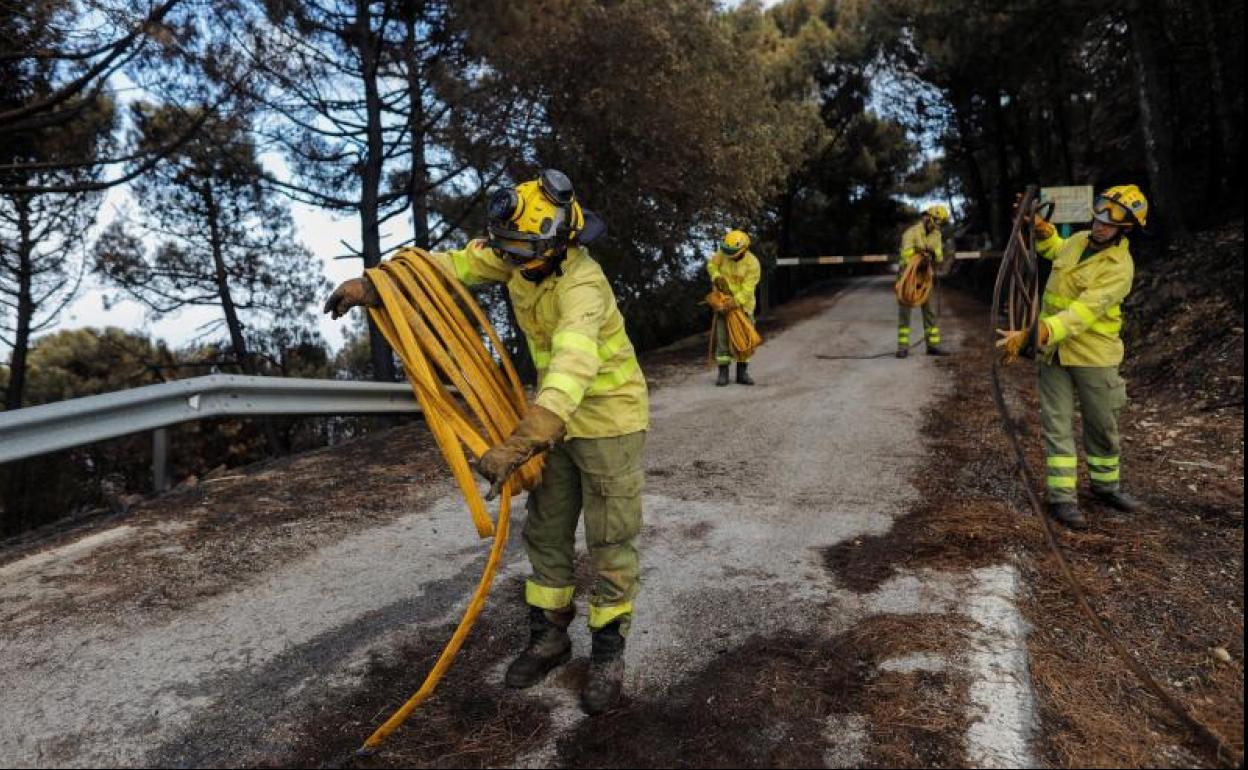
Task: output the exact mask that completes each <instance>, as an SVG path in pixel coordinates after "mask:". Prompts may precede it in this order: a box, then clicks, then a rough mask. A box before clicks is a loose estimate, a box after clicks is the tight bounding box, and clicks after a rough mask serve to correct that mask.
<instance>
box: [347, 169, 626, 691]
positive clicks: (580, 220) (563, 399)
mask: <svg viewBox="0 0 1248 770" xmlns="http://www.w3.org/2000/svg"><path fill="white" fill-rule="evenodd" d="M487 229H488V232H489V237H488V238H486V239H480V240H474V241H472V242H470V243H469V244H468V245H467V246H465V247H464V248H462V249H459V250H458V251H449V252H434V257H435V258H436V259H437V260H439V261H440V262H441V263H442V264H443V265H444V266H445V267H446V268H447V269H448V270H451V271H453V272H454V273H455V275H457V276H458V277H459V279H460V280H461V281H463V282H464V283H465V284H467V285H470V286H471V285H476V284H481V283H485V282H498V283H505V284H506V285H507V290H508V293H509V294H510V296H511V301H512V306H513V308H514V310H515V315H516V321H517V322H518V323H519V325H520V329H521V330H522V331H523V332H524V335H525V337H526V339H527V341H528V347H529V352H530V354H531V355H532V358H533V363H534V365H535V366H536V368H537V373H538V388H537V397H536V400H535V402H534V403H533V404H532V405H531V406H530V408H529V411H528V413H527V414H526V415H525V417H524V419H523V420H522V421H521V422H520V424H519V425H518V426H516V430H515V431H514V432H513V433H512V435H511V436H509V437H508V438H507V439H506V440H505V441H503V442H502V443H500V444H498V445H497V446H494V447H492V448H491V449H490V450H489V451H488V452H487V453H486V454H485V455H484V456H483V457H482V458H481V461H480V462H479V463H478V469H479V470H480V471H481V473H482V475H484V476H485V477H486V478H487V479H489V480H490V481H492V482H501V481H502V480H503V479H506V478H507V477H508V476H510V475H511V473H512V472H513V471H515V470H516V469H517V468H518V467H520V466H521V465H522V464H524V462H525V461H526V460H527V459H528V458H530V457H531V456H533V455H534V454H535V453H537V452H539V451H542V450H544V449H547V448H550V451H549V452H548V454H547V456H546V462H545V466H544V469H543V472H542V481H541V483H540V484H539V485H538V486H537V488H536V489H534V490H533V491H532V492H531V493H530V494H529V498H528V506H527V508H528V516H527V518H526V520H525V523H524V543H525V549H526V552H527V554H528V557H529V562H530V564H531V565H532V568H533V574H532V576H531V577H530V578H529V579H528V581H527V582H526V584H525V601H526V602H527V603H528V605H529V627H530V638H529V644H528V646H527V647H526V648H525V649H524V651H523V652H521V653H520V655H519V656H518V657H517V658H516V659H515V660H514V661H513V662H512V663H511V665H510V666H509V667H508V669H507V674H506V682H507V684H508V685H509V686H512V687H530V686H532V685H535V684H537V683H539V682H540V681H542V679H543V678H544V677H545V676H546V674H547V673H548V672H549V671H551V670H552V669H554V668H555V667H557V666H559V665H561V664H562V663H564V662H566V661H567V660H569V659H570V658H571V650H572V642H571V639H570V638H569V636H568V633H567V628H568V625H569V623H570V622H571V620H572V617H573V615H574V614H575V610H574V607H573V603H572V595H573V591H574V588H575V583H576V578H575V575H574V564H575V535H576V527H577V520H578V518H579V517H580V516H581V515H582V514H584V517H585V539H586V541H587V542H586V544H587V546H588V549H589V554H590V560H591V562H592V565H593V569H594V581H593V586H592V589H591V591H590V596H589V627H590V630H591V632H592V638H593V644H592V650H591V653H590V669H589V676H588V678H587V680H586V683H585V687H584V690H583V691H582V693H581V700H582V705H583V707H584V708H585V710H586V711H587V712H589V713H591V714H596V713H600V712H602V711H605V710H606V709H608V708H610V706H611V705H612V704H614V703H615V702H616V701H617V700H618V699H619V695H620V691H621V687H622V684H623V677H624V657H623V656H624V640H625V637H626V636H627V634H628V631H629V626H630V625H631V622H632V616H633V600H634V598H635V597H636V596H637V591H638V586H639V566H638V554H637V548H636V546H635V544H634V540H635V538H636V537H637V534H638V532H639V531H640V529H641V489H642V479H643V468H642V447H643V445H644V443H645V432H646V430H647V428H648V427H649V406H648V397H647V391H646V381H645V378H644V377H643V376H642V372H641V369H640V367H639V366H638V363H637V356H636V355H635V353H634V351H633V345H632V343H631V342H630V341H629V338H628V334H627V332H626V331H625V329H624V319H623V317H622V316H621V315H620V311H619V308H618V307H617V306H616V301H615V295H614V294H613V293H612V291H611V285H610V283H609V282H608V281H607V279H606V276H605V275H604V274H603V272H602V268H601V267H600V266H599V265H598V263H597V262H595V261H594V260H593V259H592V258H591V257H590V255H589V251H588V250H587V249H586V248H585V246H586V244H588V243H590V242H591V241H592V240H594V239H595V238H596V237H598V236H599V235H601V234H602V232H603V231H604V230H605V227H604V225H603V224H602V221H601V220H600V219H599V218H598V217H596V216H595V215H594V214H593V213H592V212H589V211H587V210H584V209H582V208H581V205H580V202H579V201H578V200H577V198H576V196H575V194H574V191H573V188H572V183H571V181H570V180H569V179H568V177H567V176H566V175H564V174H563V173H561V172H559V171H555V170H551V169H547V170H545V171H543V172H542V173H541V175H540V176H539V178H538V179H535V180H532V181H528V182H524V183H523V184H520V185H518V186H517V187H515V188H514V189H504V190H500V191H498V192H496V193H495V194H494V195H493V196H492V197H491V199H490V201H489V211H488V228H487ZM376 304H379V302H378V300H377V297H376V291H375V289H374V288H373V287H372V286H371V284H370V282H369V280H368V279H367V277H362V278H356V279H353V280H351V281H347V282H346V283H344V284H343V285H342V286H340V287H338V289H337V290H335V292H334V294H333V295H332V296H331V297H330V299H329V301H328V302H327V303H326V311H327V312H332V313H333V314H334V317H335V318H336V317H338V316H339V315H341V314H342V313H345V312H346V311H347V310H348V309H349V308H351V307H353V306H355V305H376Z"/></svg>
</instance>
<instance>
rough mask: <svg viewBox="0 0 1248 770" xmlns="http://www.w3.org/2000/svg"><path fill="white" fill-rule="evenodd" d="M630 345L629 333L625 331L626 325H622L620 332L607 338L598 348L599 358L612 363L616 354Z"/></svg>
mask: <svg viewBox="0 0 1248 770" xmlns="http://www.w3.org/2000/svg"><path fill="white" fill-rule="evenodd" d="M627 344H629V342H628V332H627V331H626V330H625V329H624V325H623V324H621V325H620V330H619V331H618V332H616V333H615V334H612V335H611V336H610V337H607V339H606V340H604V341H603V343H602V344H601V345H599V346H598V358H599V360H602V361H610V360H611V358H612V357H613V356H615V354H616V353H619V352H620V350H621V349H622V348H623V347H624V346H625V345H627Z"/></svg>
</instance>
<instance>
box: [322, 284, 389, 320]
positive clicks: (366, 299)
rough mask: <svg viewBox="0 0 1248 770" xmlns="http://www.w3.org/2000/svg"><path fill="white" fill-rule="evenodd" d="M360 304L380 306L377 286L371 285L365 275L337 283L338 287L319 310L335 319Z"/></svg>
mask: <svg viewBox="0 0 1248 770" xmlns="http://www.w3.org/2000/svg"><path fill="white" fill-rule="evenodd" d="M361 305H362V306H364V307H381V297H380V296H378V294H377V287H375V286H373V282H372V281H370V280H369V279H368V276H366V275H362V276H360V277H359V278H352V279H351V280H349V281H343V282H342V283H341V284H339V285H338V288H336V289H334V293H333V294H330V295H329V299H327V300H325V307H324V308H322V309H321V310H322V312H324V313H329V314H330V317H331V318H333V319H334V320H335V321H337V320H338V319H339V318H341V317H342V316H344V315H346V314H347V312H348V311H350V310H351V308H353V307H359V306H361Z"/></svg>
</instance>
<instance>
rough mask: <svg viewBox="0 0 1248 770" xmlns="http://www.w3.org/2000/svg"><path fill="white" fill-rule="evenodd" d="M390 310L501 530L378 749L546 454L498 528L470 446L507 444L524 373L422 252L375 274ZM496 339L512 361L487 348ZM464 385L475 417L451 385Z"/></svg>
mask: <svg viewBox="0 0 1248 770" xmlns="http://www.w3.org/2000/svg"><path fill="white" fill-rule="evenodd" d="M366 273H367V275H368V277H369V279H370V280H371V281H372V283H373V286H375V287H376V289H377V294H378V296H379V297H380V298H381V302H382V306H381V307H379V308H371V309H370V310H369V315H370V316H371V317H372V319H373V321H374V322H375V323H376V324H377V327H378V328H379V329H380V330H381V333H382V334H383V335H384V336H385V338H386V341H387V342H389V343H390V346H391V347H392V348H394V350H395V351H396V352H397V353H398V354H399V358H400V360H402V362H403V370H404V372H406V374H407V379H408V381H409V382H410V383H411V385H412V391H413V392H414V393H415V394H416V400H417V401H419V402H420V407H421V409H422V411H423V412H424V416H425V421H426V422H427V423H428V425H429V430H430V431H431V432H432V433H433V436H434V438H435V439H436V440H437V442H438V447H439V448H440V449H441V450H442V456H443V457H444V458H446V462H447V464H448V465H450V467H451V471H452V473H453V474H454V476H455V480H456V482H457V483H458V484H459V488H460V490H461V491H462V492H463V495H464V500H465V501H466V502H467V504H468V509H469V512H470V513H471V515H472V520H473V523H474V524H475V525H476V528H477V534H478V535H480V536H481V537H483V538H484V537H490V536H491V535H493V537H494V542H493V544H492V545H491V547H490V554H489V558H488V559H487V560H486V564H485V569H484V571H483V572H482V574H481V579H480V581H479V582H478V584H477V588H476V590H475V591H474V592H473V595H472V599H471V601H470V602H469V603H468V609H467V610H465V611H464V617H463V619H461V620H460V623H459V626H458V627H457V628H456V629H455V633H454V634H453V635H452V636H451V639H450V641H449V642H447V645H446V648H445V649H444V650H443V651H442V654H441V655H440V656H439V657H438V660H437V662H436V663H435V664H434V666H433V669H432V670H430V672H429V674H428V676H426V678H425V681H424V683H423V684H421V686H420V689H419V690H417V691H416V693H415V694H414V695H412V697H411V698H409V699H408V700H407V702H406V703H404V704H403V706H402V707H401V708H399V710H398V711H396V712H395V713H394V715H393V716H391V717H390V718H389V719H388V720H386V722H385V723H384V724H382V725H381V726H380V727H378V728H377V730H376V731H375V732H374V733H373V734H372V735H371V736H369V738H368V740H367V741H365V742H364V745H363V746H362V747H361V748H360V753H362V754H370V753H372V752H373V751H375V750H376V748H377V746H378V745H380V743H381V742H382V741H383V740H385V739H386V737H387V736H388V735H390V733H392V732H393V731H394V730H395V729H396V728H398V727H399V725H401V724H403V722H404V721H406V720H407V718H408V716H410V715H411V713H412V712H413V711H414V710H415V709H416V707H417V706H419V705H420V704H421V703H422V702H423V701H424V700H425V699H427V698H428V697H429V696H430V695H431V694H432V693H433V689H434V687H436V686H437V683H438V680H439V679H441V678H442V675H443V674H444V673H445V672H446V670H447V669H448V668H450V665H451V663H452V661H454V659H455V655H456V654H457V653H458V652H459V648H460V647H461V646H462V645H463V642H464V639H465V638H467V636H468V632H469V631H470V630H471V629H472V625H473V623H474V622H475V621H476V619H477V616H478V615H479V614H480V612H481V608H482V607H483V606H484V604H485V597H486V595H487V594H488V593H489V590H490V584H491V583H492V582H493V581H494V575H495V573H497V571H498V565H499V560H500V557H501V555H502V551H503V547H504V546H505V545H506V543H507V532H508V524H509V522H510V514H511V497H512V495H513V494H515V493H517V492H518V491H519V490H518V488H517V487H519V488H524V489H531V488H532V487H533V486H535V485H536V484H537V483H538V481H539V480H540V479H541V463H542V459H541V457H540V456H539V457H535V458H534V459H532V460H530V461H529V462H527V463H526V464H524V465H523V466H521V468H520V469H519V470H518V471H516V473H515V474H514V475H513V476H512V477H511V479H510V480H508V481H507V483H506V484H505V485H504V487H503V494H502V499H501V502H500V504H499V510H498V521H497V526H496V525H495V522H493V521H491V519H490V516H489V513H488V512H487V510H486V506H485V500H484V498H483V497H482V495H481V491H480V490H479V489H478V488H477V484H476V480H475V479H474V478H473V475H472V469H471V467H470V466H469V463H468V458H467V456H466V455H465V453H464V450H465V448H467V450H468V451H470V452H472V454H473V456H474V457H476V458H477V459H480V457H481V456H482V455H483V454H485V452H486V451H487V450H488V449H489V448H490V446H492V445H494V444H496V443H498V442H500V441H502V440H503V439H505V438H506V437H507V436H509V435H510V434H511V432H512V431H513V430H514V429H515V427H516V425H517V423H519V422H520V419H521V417H522V416H523V415H524V412H525V409H526V406H527V402H526V399H525V395H524V388H523V386H521V384H520V378H519V377H518V376H517V375H516V370H515V367H514V366H513V365H512V363H511V359H510V358H509V357H508V355H507V352H506V349H505V348H504V347H503V344H502V342H501V341H500V340H499V338H498V334H497V332H495V331H494V328H493V327H492V326H491V325H490V322H489V320H488V319H487V318H486V316H485V313H483V312H482V311H481V308H480V307H479V306H478V305H477V303H476V301H475V300H474V299H473V298H472V295H471V294H470V293H469V292H468V290H467V289H465V288H464V286H463V285H462V284H461V283H460V282H459V281H458V280H457V279H456V278H455V276H453V275H451V274H449V273H448V272H446V271H445V270H444V269H443V268H442V267H441V266H440V265H439V264H438V263H437V262H435V261H434V260H433V259H432V258H431V257H430V256H429V254H428V253H427V252H425V251H422V250H420V249H404V250H402V251H400V252H399V253H398V254H397V255H395V256H394V257H393V258H392V259H390V260H389V261H387V262H384V263H382V264H381V265H380V266H378V267H375V268H372V269H370V270H367V271H366ZM483 335H484V337H485V338H488V339H489V341H490V344H491V345H492V346H493V348H494V350H495V351H496V353H497V355H498V359H499V361H500V362H501V364H502V369H501V370H500V369H499V366H498V363H497V362H496V361H495V359H494V357H493V356H492V355H491V354H490V351H489V350H488V349H487V348H486V346H485V342H484V339H483ZM452 386H453V387H454V388H455V389H456V390H458V392H459V395H460V396H461V397H462V398H463V400H464V402H465V403H466V404H467V407H468V410H469V411H470V412H471V415H472V416H471V417H470V416H469V414H468V413H467V412H465V410H464V407H463V406H462V405H461V404H460V403H459V401H457V400H456V398H455V396H454V394H453V393H452V391H451V390H450V388H451V387H452Z"/></svg>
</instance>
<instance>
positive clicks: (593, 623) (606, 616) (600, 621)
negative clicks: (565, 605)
mask: <svg viewBox="0 0 1248 770" xmlns="http://www.w3.org/2000/svg"><path fill="white" fill-rule="evenodd" d="M632 614H633V603H632V602H625V603H623V604H612V605H611V606H609V607H599V606H597V605H595V604H591V605H589V627H590V628H592V629H594V630H597V629H599V628H602V627H603V626H605V625H607V624H608V623H610V622H611V621H613V620H615V619H616V618H621V617H623V616H625V615H632Z"/></svg>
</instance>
